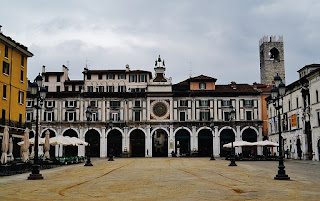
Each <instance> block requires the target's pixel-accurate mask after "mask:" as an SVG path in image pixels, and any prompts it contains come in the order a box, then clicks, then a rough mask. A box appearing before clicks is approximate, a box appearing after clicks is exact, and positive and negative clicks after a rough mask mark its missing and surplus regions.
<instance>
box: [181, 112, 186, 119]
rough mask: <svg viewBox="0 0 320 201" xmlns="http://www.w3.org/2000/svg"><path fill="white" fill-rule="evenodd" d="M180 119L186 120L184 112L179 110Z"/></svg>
mask: <svg viewBox="0 0 320 201" xmlns="http://www.w3.org/2000/svg"><path fill="white" fill-rule="evenodd" d="M180 121H186V112H180Z"/></svg>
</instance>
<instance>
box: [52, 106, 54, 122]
mask: <svg viewBox="0 0 320 201" xmlns="http://www.w3.org/2000/svg"><path fill="white" fill-rule="evenodd" d="M53 105H54V102H53ZM52 121H54V112H52Z"/></svg>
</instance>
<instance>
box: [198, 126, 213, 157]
mask: <svg viewBox="0 0 320 201" xmlns="http://www.w3.org/2000/svg"><path fill="white" fill-rule="evenodd" d="M197 137H198V154H199V156H207V157H209V156H211V154H212V151H213V134H212V129H211V128H208V127H206V128H205V129H199V130H198V133H197Z"/></svg>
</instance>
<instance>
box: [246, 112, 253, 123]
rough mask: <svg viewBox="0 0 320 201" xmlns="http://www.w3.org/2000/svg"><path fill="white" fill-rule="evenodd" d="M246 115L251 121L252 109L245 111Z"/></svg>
mask: <svg viewBox="0 0 320 201" xmlns="http://www.w3.org/2000/svg"><path fill="white" fill-rule="evenodd" d="M246 116H247V120H248V121H251V120H252V111H246Z"/></svg>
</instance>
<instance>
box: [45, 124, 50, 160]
mask: <svg viewBox="0 0 320 201" xmlns="http://www.w3.org/2000/svg"><path fill="white" fill-rule="evenodd" d="M44 148H45V149H46V152H45V154H44V157H45V158H50V153H49V150H50V131H49V130H47V131H46V137H45V142H44Z"/></svg>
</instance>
